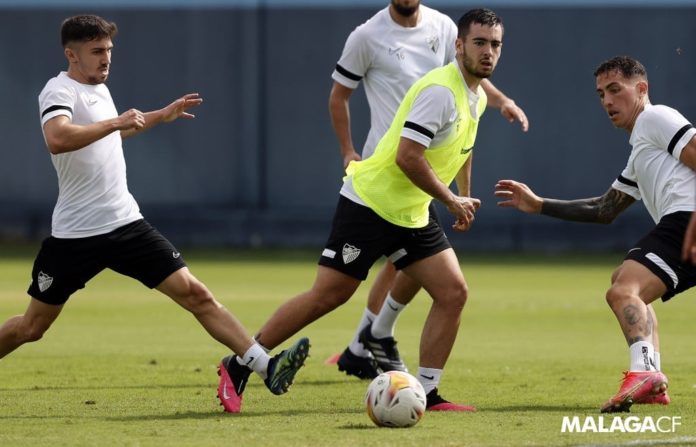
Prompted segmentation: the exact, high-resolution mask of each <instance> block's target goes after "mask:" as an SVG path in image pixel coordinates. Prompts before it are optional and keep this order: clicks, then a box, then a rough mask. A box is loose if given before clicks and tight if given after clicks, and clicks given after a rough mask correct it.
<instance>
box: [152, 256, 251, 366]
mask: <svg viewBox="0 0 696 447" xmlns="http://www.w3.org/2000/svg"><path fill="white" fill-rule="evenodd" d="M156 289H157V290H159V291H160V292H162V293H164V294H165V295H167V296H168V297H170V298H171V299H172V300H174V302H176V303H177V304H179V305H180V306H181V307H183V308H184V309H186V310H188V311H189V312H191V314H193V316H194V317H195V318H196V319H197V320H198V322H199V323H200V324H201V326H203V327H204V328H205V330H206V331H207V332H208V333H209V334H210V335H211V336H212V337H213V338H214V339H215V340H217V341H219V342H220V343H222V344H223V345H225V346H227V347H228V348H230V349H231V350H232V351H234V352H236V353H240V354H243V353H245V352H246V351H247V350H248V349H249V348H250V347H251V346H252V345H253V344H254V342H253V340H252V338H251V336H250V335H249V333H248V332H247V330H246V329H245V328H244V326H243V325H242V324H241V323H240V322H239V320H238V319H237V318H236V317H235V316H234V315H232V313H230V312H229V311H228V310H227V309H226V308H225V306H223V305H222V304H221V303H220V302H219V301H217V299H215V297H214V296H213V294H212V293H211V292H210V290H208V288H207V287H206V286H205V284H203V283H202V282H201V281H199V280H198V279H197V278H196V277H195V276H193V275H192V274H191V272H190V271H189V269H188V267H182V268H180V269H179V270H177V271H175V272H174V273H172V274H170V275H169V276H168V277H167V278H166V279H164V280H163V281H162V282H161V283H160V284H159V285H157V286H156Z"/></svg>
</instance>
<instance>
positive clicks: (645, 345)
mask: <svg viewBox="0 0 696 447" xmlns="http://www.w3.org/2000/svg"><path fill="white" fill-rule="evenodd" d="M629 350H630V351H631V365H630V367H629V370H630V371H655V366H654V363H655V348H654V347H653V345H652V343H650V342H647V341H638V342H635V343H633V344H632V345H631V346H630V347H629Z"/></svg>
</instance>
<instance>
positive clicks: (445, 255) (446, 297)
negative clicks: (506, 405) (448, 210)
mask: <svg viewBox="0 0 696 447" xmlns="http://www.w3.org/2000/svg"><path fill="white" fill-rule="evenodd" d="M404 272H406V273H407V274H408V275H409V276H411V277H412V278H414V279H415V280H416V281H417V282H418V283H420V284H422V285H423V287H424V288H425V290H426V291H427V292H428V294H430V296H431V297H432V300H433V302H432V305H431V307H430V312H429V313H428V317H427V319H426V321H425V324H424V326H423V333H422V335H421V343H420V366H419V368H418V375H417V377H418V379H419V380H420V381H421V383H422V384H423V388H424V389H425V392H426V394H427V398H428V403H427V409H428V410H429V411H473V410H475V409H474V408H473V407H471V406H468V405H460V404H454V403H451V402H448V401H446V400H444V399H443V398H442V397H441V396H440V395H439V391H438V385H439V382H440V379H441V376H442V373H443V370H444V367H445V364H446V363H447V359H448V357H449V355H450V352H451V351H452V347H453V346H454V341H455V339H456V337H457V332H458V330H459V322H460V317H461V312H462V310H463V308H464V304H465V303H466V300H467V297H468V289H467V284H466V281H465V280H464V276H463V275H462V272H461V269H460V267H459V262H458V260H457V256H456V255H455V253H454V250H452V249H451V248H448V249H446V250H443V251H440V252H438V253H436V254H434V255H432V256H429V257H427V258H424V259H421V260H419V261H416V262H414V263H412V264H411V265H409V266H408V267H405V268H404Z"/></svg>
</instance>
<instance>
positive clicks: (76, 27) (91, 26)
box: [60, 15, 118, 47]
mask: <svg viewBox="0 0 696 447" xmlns="http://www.w3.org/2000/svg"><path fill="white" fill-rule="evenodd" d="M117 32H118V28H116V24H115V23H114V22H108V21H106V20H104V19H102V18H101V17H99V16H95V15H79V16H73V17H68V18H67V19H65V20H63V24H62V25H61V27H60V40H61V43H62V44H63V47H65V46H67V45H68V43H70V42H87V41H90V40H98V39H105V38H107V37H108V38H113V37H114V36H115V35H116V33H117Z"/></svg>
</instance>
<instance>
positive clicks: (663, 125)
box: [612, 104, 696, 223]
mask: <svg viewBox="0 0 696 447" xmlns="http://www.w3.org/2000/svg"><path fill="white" fill-rule="evenodd" d="M694 135H696V129H694V128H693V126H692V125H691V123H689V121H688V120H687V119H686V118H684V116H682V114H680V113H679V112H678V111H676V110H674V109H672V108H670V107H667V106H663V105H651V104H648V105H646V106H645V109H644V110H643V112H641V113H640V115H638V118H637V119H636V123H635V125H634V126H633V131H632V132H631V138H630V140H629V142H630V144H631V146H633V149H632V150H631V155H630V156H629V158H628V163H627V164H626V167H625V168H624V170H623V172H622V173H621V175H620V176H619V177H618V178H617V179H616V180H615V181H614V183H613V184H612V187H613V188H614V189H617V190H619V191H622V192H624V193H626V194H628V195H630V196H631V197H633V198H634V199H636V200H641V199H642V200H643V203H644V204H645V207H646V208H647V210H648V212H649V213H650V216H651V217H652V218H653V220H654V221H655V223H657V222H659V221H660V219H661V218H662V217H663V216H665V215H667V214H671V213H675V212H677V211H694V210H696V172H694V171H693V170H692V169H691V168H689V167H688V166H687V165H685V164H684V163H682V162H681V161H679V156H680V155H681V152H682V150H683V149H684V146H686V145H687V143H688V142H689V141H690V140H691V138H693V137H694Z"/></svg>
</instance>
